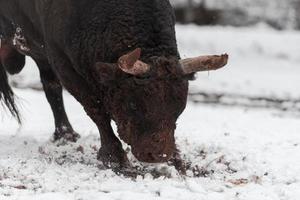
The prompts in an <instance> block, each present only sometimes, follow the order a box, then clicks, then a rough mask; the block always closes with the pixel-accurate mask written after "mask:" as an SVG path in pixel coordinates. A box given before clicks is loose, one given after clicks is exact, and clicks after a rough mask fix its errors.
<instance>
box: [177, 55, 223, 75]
mask: <svg viewBox="0 0 300 200" xmlns="http://www.w3.org/2000/svg"><path fill="white" fill-rule="evenodd" d="M228 58H229V56H228V55H227V54H223V55H221V56H218V55H213V56H199V57H196V58H187V59H184V60H180V64H181V66H182V70H183V72H184V74H185V75H188V74H192V73H196V72H201V71H211V70H217V69H220V68H222V67H224V66H225V65H226V64H227V62H228Z"/></svg>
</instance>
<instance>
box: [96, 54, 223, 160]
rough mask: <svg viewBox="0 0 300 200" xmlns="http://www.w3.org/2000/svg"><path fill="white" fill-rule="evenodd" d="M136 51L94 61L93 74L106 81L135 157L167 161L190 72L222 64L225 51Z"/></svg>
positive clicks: (108, 99) (108, 103)
mask: <svg viewBox="0 0 300 200" xmlns="http://www.w3.org/2000/svg"><path fill="white" fill-rule="evenodd" d="M140 55H141V50H140V49H136V50H134V51H133V52H131V53H129V54H126V55H124V56H122V57H120V58H119V61H118V63H116V64H106V63H97V64H96V66H95V73H94V74H95V78H96V79H97V80H100V82H101V83H102V84H104V85H106V92H105V95H104V96H105V97H104V103H105V104H106V106H107V111H108V112H109V113H110V114H111V117H112V118H113V119H114V120H115V122H116V124H117V127H118V132H119V135H120V137H121V139H123V140H124V141H125V142H126V143H128V144H130V145H131V146H132V152H133V154H134V155H135V156H136V158H137V159H138V160H140V161H144V162H151V163H153V162H165V161H168V160H169V159H170V157H171V156H172V155H173V153H174V151H175V139H174V131H175V128H176V121H177V119H178V117H179V115H180V114H181V113H182V112H183V110H184V109H185V107H186V103H187V96H188V80H189V78H191V77H192V76H193V74H194V73H195V72H199V71H208V70H216V69H219V68H221V67H223V66H225V65H226V63H227V60H228V56H227V55H222V56H202V57H197V58H190V59H185V60H178V58H177V57H169V58H165V57H163V58H162V57H153V58H151V59H149V60H148V61H147V63H148V64H146V63H144V62H142V61H141V60H140Z"/></svg>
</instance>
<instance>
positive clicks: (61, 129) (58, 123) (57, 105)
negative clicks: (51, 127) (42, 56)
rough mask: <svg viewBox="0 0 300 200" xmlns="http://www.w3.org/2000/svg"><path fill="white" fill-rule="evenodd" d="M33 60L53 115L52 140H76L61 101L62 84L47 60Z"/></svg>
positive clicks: (75, 134) (76, 135) (77, 136)
mask: <svg viewBox="0 0 300 200" xmlns="http://www.w3.org/2000/svg"><path fill="white" fill-rule="evenodd" d="M35 61H36V63H37V65H38V68H39V71H40V77H41V82H42V84H43V88H44V92H45V94H46V97H47V100H48V102H49V104H50V106H51V110H52V113H53V116H54V121H55V132H54V136H53V138H54V141H57V140H60V139H64V140H67V141H71V142H76V141H77V139H78V138H79V137H80V135H79V134H78V133H76V132H75V131H74V129H73V127H72V126H71V124H70V122H69V119H68V117H67V114H66V111H65V107H64V103H63V95H62V86H61V83H60V81H59V80H58V78H57V77H56V75H55V74H54V73H53V71H52V69H51V67H50V65H49V63H48V61H47V60H37V59H35Z"/></svg>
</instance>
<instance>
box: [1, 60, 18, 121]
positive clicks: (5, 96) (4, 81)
mask: <svg viewBox="0 0 300 200" xmlns="http://www.w3.org/2000/svg"><path fill="white" fill-rule="evenodd" d="M14 97H15V95H14V93H13V91H12V89H11V87H10V86H9V84H8V77H7V73H6V71H5V69H4V67H3V66H2V64H1V63H0V104H2V105H3V106H4V109H8V110H9V111H10V113H11V114H12V115H13V117H15V118H16V119H17V120H18V122H19V123H21V118H20V114H19V111H18V108H17V106H16V103H15V98H14Z"/></svg>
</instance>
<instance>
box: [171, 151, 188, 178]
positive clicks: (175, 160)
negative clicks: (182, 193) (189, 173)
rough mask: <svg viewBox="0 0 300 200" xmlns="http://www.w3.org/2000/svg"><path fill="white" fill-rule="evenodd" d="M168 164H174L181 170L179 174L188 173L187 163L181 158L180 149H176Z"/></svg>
mask: <svg viewBox="0 0 300 200" xmlns="http://www.w3.org/2000/svg"><path fill="white" fill-rule="evenodd" d="M168 164H169V165H172V166H174V167H175V169H176V170H177V171H178V172H179V174H181V175H186V170H187V164H186V162H185V161H184V160H183V159H182V158H181V156H180V153H179V151H178V150H176V152H175V153H174V155H173V157H172V158H171V159H170V160H169V162H168Z"/></svg>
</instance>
